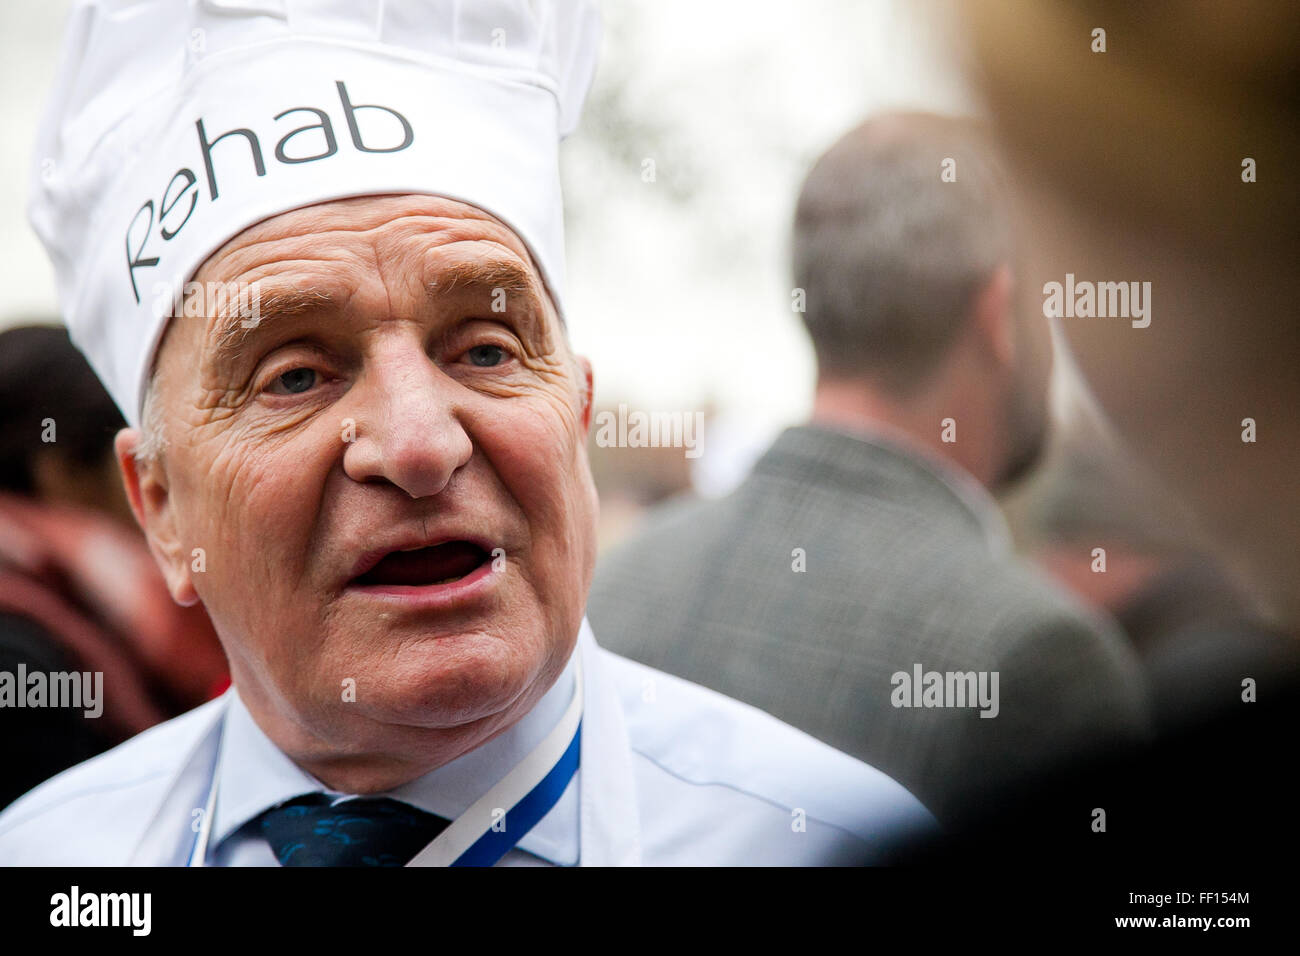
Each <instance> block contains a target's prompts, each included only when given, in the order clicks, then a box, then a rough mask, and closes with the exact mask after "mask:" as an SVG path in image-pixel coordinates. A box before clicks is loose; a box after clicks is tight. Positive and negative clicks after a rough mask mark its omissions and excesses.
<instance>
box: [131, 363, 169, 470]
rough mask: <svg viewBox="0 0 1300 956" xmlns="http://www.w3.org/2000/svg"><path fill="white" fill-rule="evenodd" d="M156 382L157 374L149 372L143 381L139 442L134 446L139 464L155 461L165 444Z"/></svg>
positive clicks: (160, 454)
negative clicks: (146, 379) (147, 378)
mask: <svg viewBox="0 0 1300 956" xmlns="http://www.w3.org/2000/svg"><path fill="white" fill-rule="evenodd" d="M156 383H157V375H156V374H154V373H151V374H150V375H149V380H148V381H147V382H145V386H144V400H143V401H142V402H141V406H140V443H139V444H138V445H136V446H135V460H136V461H137V462H138V463H140V464H153V463H155V462H157V461H158V459H159V458H160V457H161V456H162V453H163V450H164V449H165V448H166V446H167V439H166V437H165V436H164V435H163V431H162V418H161V416H160V414H159V409H158V389H157V388H156Z"/></svg>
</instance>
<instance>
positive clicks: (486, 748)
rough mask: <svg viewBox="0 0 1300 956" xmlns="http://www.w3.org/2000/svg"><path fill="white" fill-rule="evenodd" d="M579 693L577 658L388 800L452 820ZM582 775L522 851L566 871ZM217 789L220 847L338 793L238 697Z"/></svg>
mask: <svg viewBox="0 0 1300 956" xmlns="http://www.w3.org/2000/svg"><path fill="white" fill-rule="evenodd" d="M584 624H585V622H584ZM576 653H577V652H575V654H576ZM573 691H574V661H573V659H572V658H571V659H570V660H569V663H568V664H567V665H566V667H565V669H564V671H563V672H562V673H561V675H560V677H559V679H558V680H557V681H556V682H555V684H554V685H553V686H552V687H551V688H550V690H548V691H547V692H546V693H545V694H544V695H543V696H542V699H541V700H540V701H538V703H537V704H536V706H534V707H533V709H532V710H531V711H529V712H528V713H527V714H526V715H524V717H523V718H522V719H520V720H519V721H518V722H517V723H516V724H514V726H512V727H511V728H510V729H508V730H506V731H505V732H504V733H502V734H500V735H498V736H497V737H494V738H493V739H492V740H489V741H488V742H487V743H485V744H483V745H482V746H480V747H478V748H476V749H474V750H471V751H470V752H469V753H467V754H463V755H462V756H460V757H457V758H456V759H455V760H453V761H452V762H451V763H448V764H445V765H444V766H442V767H439V768H438V769H436V770H433V771H430V772H429V773H427V774H425V775H424V776H423V777H419V778H417V779H415V780H412V781H410V782H409V783H406V784H403V785H402V786H400V787H397V788H395V789H393V790H391V791H388V792H387V793H385V794H382V796H389V797H392V798H393V799H396V800H402V801H405V802H406V803H410V804H412V805H414V806H417V807H419V808H420V809H422V810H426V811H428V812H430V813H435V814H437V815H438V816H441V817H444V818H446V819H449V820H454V819H455V818H456V817H457V816H459V815H460V814H461V813H463V812H464V811H465V810H466V809H467V808H468V807H469V806H470V804H472V803H473V802H474V801H475V800H477V799H478V798H479V797H480V796H482V795H483V794H484V793H486V792H487V791H488V789H489V788H490V787H491V786H492V785H493V784H495V783H496V782H497V781H498V780H500V779H501V778H502V777H504V776H505V775H506V774H507V773H508V772H509V771H510V770H511V768H513V767H514V766H515V765H516V764H517V763H518V762H519V761H520V760H522V759H523V758H524V757H525V756H526V755H527V754H528V753H529V752H531V751H532V749H533V748H534V747H536V746H537V744H539V743H540V742H541V740H542V738H544V737H545V736H546V734H547V733H548V732H549V731H550V730H551V729H552V728H553V727H554V726H555V725H556V724H557V723H558V722H559V720H560V717H561V716H562V715H563V713H564V710H565V708H566V707H567V705H568V703H569V701H570V699H571V698H572V696H573ZM581 774H582V768H581V767H579V769H578V773H577V774H575V775H574V779H573V781H572V782H570V784H569V787H568V789H567V790H566V791H565V793H564V796H563V797H561V799H560V801H559V803H557V804H556V805H555V807H554V808H553V809H552V810H551V812H550V813H548V814H547V815H546V816H545V817H543V818H542V819H541V820H540V821H539V822H538V823H537V825H536V826H534V827H533V828H532V830H530V831H529V832H528V833H527V834H525V836H524V837H523V839H521V840H520V841H519V844H518V848H519V849H521V850H526V851H527V852H529V853H533V854H534V855H536V856H540V857H542V858H543V859H545V860H548V861H550V862H551V863H555V864H557V865H561V866H569V865H573V864H575V863H577V862H578V856H579V850H580V843H579V804H578V793H579V776H580V775H581ZM217 783H218V787H217V804H216V807H215V809H214V811H213V820H212V845H213V846H214V847H215V846H217V845H219V844H220V842H221V841H222V840H224V839H226V838H227V837H229V836H230V835H231V834H233V833H234V832H235V831H236V830H238V829H239V828H240V827H242V826H244V824H246V823H248V822H249V821H250V820H252V819H253V818H255V817H256V816H258V815H259V814H261V813H262V812H263V811H264V810H267V809H269V808H270V807H273V806H275V805H276V804H278V803H282V802H284V801H285V800H289V799H292V798H293V797H296V796H300V795H301V794H304V793H315V792H325V793H336V791H331V790H330V789H329V788H328V787H326V786H325V785H324V784H323V783H321V782H320V781H319V780H317V779H316V778H315V777H314V776H312V775H311V774H309V773H307V771H305V770H303V769H302V768H301V767H299V766H298V765H297V764H295V763H294V762H293V761H292V760H290V759H289V757H288V756H287V755H286V754H285V753H284V752H283V751H282V750H280V748H279V747H277V746H276V745H275V744H274V743H273V742H272V741H271V739H270V738H269V737H267V736H266V734H265V733H264V732H263V731H262V729H261V728H260V727H259V726H258V725H257V723H256V721H254V720H253V717H252V714H250V713H249V711H248V708H247V707H246V706H245V705H244V702H243V700H242V699H241V698H240V696H239V694H238V692H237V691H234V692H232V694H231V700H230V707H229V710H228V711H227V714H226V722H225V730H224V734H223V741H222V747H221V756H220V758H219V760H218V765H217ZM375 796H380V794H376V795H375Z"/></svg>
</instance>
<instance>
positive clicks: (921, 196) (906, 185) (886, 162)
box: [792, 114, 1012, 393]
mask: <svg viewBox="0 0 1300 956" xmlns="http://www.w3.org/2000/svg"><path fill="white" fill-rule="evenodd" d="M947 160H952V161H953V162H952V163H951V164H949V165H950V167H953V168H955V173H956V179H955V181H952V182H946V181H944V180H943V179H942V178H941V172H942V171H943V169H944V166H945V161H947ZM1003 183H1004V179H1003V174H1002V172H1001V170H1000V169H999V168H998V165H997V162H996V159H995V157H994V155H993V153H992V147H991V145H990V143H989V141H988V140H987V139H986V138H985V136H984V134H983V133H982V131H981V130H980V128H979V126H978V125H977V124H976V123H975V122H974V121H971V120H963V119H955V118H946V117H941V116H933V115H929V114H894V115H889V116H882V117H879V118H875V119H871V120H868V121H867V122H865V123H862V124H861V125H859V126H858V127H857V128H855V129H853V130H851V131H850V132H849V133H848V134H846V135H845V136H844V137H843V138H842V139H840V140H839V142H837V143H836V144H835V145H834V146H833V147H832V148H831V149H830V150H829V151H828V152H827V153H826V154H825V155H823V156H822V157H821V159H819V160H818V161H817V163H816V164H815V165H814V167H813V169H812V171H811V172H810V173H809V174H808V177H807V179H806V180H805V182H804V185H803V189H802V191H801V192H800V195H799V201H798V205H797V208H796V211H795V219H794V233H793V250H792V251H793V256H792V258H793V272H794V281H795V285H796V287H798V288H801V289H803V292H804V297H805V303H804V304H805V311H804V313H803V316H802V318H803V321H804V324H805V326H806V327H807V329H808V333H809V335H810V336H811V338H812V341H813V347H814V350H815V351H816V354H817V364H818V368H819V371H820V373H821V374H822V375H823V376H824V377H841V378H862V377H868V378H871V379H873V380H877V381H879V382H880V384H881V385H882V386H884V387H886V388H887V389H889V390H891V391H894V392H900V393H901V392H906V391H908V389H909V386H911V385H916V384H919V383H918V380H919V379H921V378H923V377H924V375H925V373H927V372H928V371H930V370H931V369H932V368H933V367H934V366H935V365H936V364H937V362H938V360H939V359H940V358H941V357H942V356H943V355H944V354H945V353H946V351H947V347H948V346H949V345H950V344H951V343H952V341H953V340H954V339H955V337H956V335H957V333H958V332H959V331H960V330H961V328H962V327H963V326H964V324H965V321H966V319H967V318H968V317H969V316H970V313H971V308H972V306H973V305H974V303H975V300H976V297H977V296H978V294H979V292H980V291H981V290H982V289H983V288H984V287H985V285H986V284H987V283H988V281H989V280H990V279H991V278H992V276H993V274H994V272H995V271H996V269H997V268H998V267H999V266H1000V265H1002V264H1004V263H1007V262H1009V260H1010V258H1011V255H1012V250H1011V247H1010V246H1011V237H1010V231H1011V230H1010V225H1009V223H1010V216H1009V210H1008V209H1007V207H1006V200H1005V189H1004V188H1003Z"/></svg>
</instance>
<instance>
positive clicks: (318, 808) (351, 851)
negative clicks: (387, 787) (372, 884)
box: [258, 793, 450, 866]
mask: <svg viewBox="0 0 1300 956" xmlns="http://www.w3.org/2000/svg"><path fill="white" fill-rule="evenodd" d="M449 822H450V821H448V820H444V819H443V818H442V817H438V816H434V815H433V814H432V813H425V812H424V811H423V810H420V809H418V808H417V807H413V806H411V805H410V804H408V803H401V802H399V801H397V800H390V799H389V798H388V797H357V798H356V799H353V800H344V801H343V802H341V803H334V804H331V798H330V797H329V796H327V795H326V794H323V793H309V794H307V795H305V796H301V797H295V798H294V799H292V800H289V801H288V802H286V803H282V804H280V805H279V806H276V807H272V808H271V809H270V810H267V811H266V812H265V813H263V814H262V816H261V817H260V818H259V821H258V826H259V829H260V832H261V834H262V836H263V837H264V838H265V839H266V842H267V843H268V844H270V847H271V852H272V853H274V854H275V858H276V859H277V860H279V861H280V865H281V866H405V865H406V864H407V862H409V861H410V859H411V857H413V856H415V854H417V853H419V852H420V850H422V849H424V847H425V845H426V844H427V843H428V842H429V841H430V840H432V839H433V838H434V837H436V836H437V835H438V834H439V833H441V832H442V831H443V830H444V829H446V827H447V826H448V825H449Z"/></svg>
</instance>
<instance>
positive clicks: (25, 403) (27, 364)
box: [0, 325, 133, 523]
mask: <svg viewBox="0 0 1300 956" xmlns="http://www.w3.org/2000/svg"><path fill="white" fill-rule="evenodd" d="M0 421H2V422H4V427H3V428H2V429H0V491H5V492H9V493H10V494H16V495H22V496H25V497H28V498H34V499H36V500H38V501H42V502H44V503H46V504H54V505H71V506H75V507H79V508H86V509H91V510H95V511H100V512H104V513H107V514H109V515H112V516H113V517H115V518H118V519H120V520H123V521H125V522H128V523H133V522H132V519H131V510H130V506H129V505H128V504H127V500H126V495H125V494H124V493H123V490H122V479H121V476H120V474H119V472H118V469H117V462H116V460H115V459H114V456H113V436H114V435H115V434H116V433H117V430H118V429H119V428H121V427H122V425H123V421H122V416H121V414H120V413H119V412H118V410H117V406H116V405H114V404H113V399H112V398H110V397H109V394H108V392H107V391H105V390H104V386H103V385H101V384H100V381H99V379H98V378H97V377H96V376H95V373H94V371H92V370H91V368H90V365H89V364H88V363H87V362H86V359H85V358H84V357H83V356H82V354H81V352H79V351H78V350H77V349H76V348H75V347H74V346H73V344H72V342H71V341H70V340H69V338H68V332H67V329H65V328H63V327H62V326H55V325H27V326H20V327H17V328H12V329H8V330H6V331H4V332H0Z"/></svg>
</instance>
